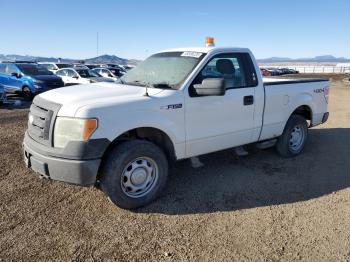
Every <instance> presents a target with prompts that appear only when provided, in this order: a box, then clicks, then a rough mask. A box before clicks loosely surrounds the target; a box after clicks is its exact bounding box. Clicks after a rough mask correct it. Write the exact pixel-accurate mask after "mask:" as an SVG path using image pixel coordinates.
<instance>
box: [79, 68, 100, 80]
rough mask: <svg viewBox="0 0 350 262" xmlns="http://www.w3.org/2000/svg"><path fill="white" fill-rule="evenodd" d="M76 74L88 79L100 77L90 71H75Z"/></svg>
mask: <svg viewBox="0 0 350 262" xmlns="http://www.w3.org/2000/svg"><path fill="white" fill-rule="evenodd" d="M76 71H77V72H78V74H79V75H80V76H81V77H83V78H90V77H100V75H99V74H97V73H96V72H94V71H92V70H91V69H76Z"/></svg>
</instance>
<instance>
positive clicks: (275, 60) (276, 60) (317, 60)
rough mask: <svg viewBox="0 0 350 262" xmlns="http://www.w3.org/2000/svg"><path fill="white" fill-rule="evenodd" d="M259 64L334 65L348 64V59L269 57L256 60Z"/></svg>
mask: <svg viewBox="0 0 350 262" xmlns="http://www.w3.org/2000/svg"><path fill="white" fill-rule="evenodd" d="M258 62H259V63H280V62H314V63H321V62H333V63H334V62H336V63H343V62H350V59H349V58H345V57H335V56H332V55H323V56H316V57H313V58H297V59H292V58H288V57H270V58H264V59H258Z"/></svg>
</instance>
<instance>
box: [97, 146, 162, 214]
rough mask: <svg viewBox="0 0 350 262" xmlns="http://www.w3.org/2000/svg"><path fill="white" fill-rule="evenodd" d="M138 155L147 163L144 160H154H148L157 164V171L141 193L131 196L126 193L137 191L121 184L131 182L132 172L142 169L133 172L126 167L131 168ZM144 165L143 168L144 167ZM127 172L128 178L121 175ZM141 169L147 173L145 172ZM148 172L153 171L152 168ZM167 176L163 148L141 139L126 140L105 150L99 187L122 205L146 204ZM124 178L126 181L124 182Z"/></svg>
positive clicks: (114, 201)
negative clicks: (145, 189)
mask: <svg viewBox="0 0 350 262" xmlns="http://www.w3.org/2000/svg"><path fill="white" fill-rule="evenodd" d="M140 158H141V159H143V158H145V159H146V163H147V165H149V164H150V163H148V162H147V160H149V161H154V162H152V163H153V164H155V165H156V167H157V168H155V170H157V171H158V172H157V175H154V176H155V177H157V179H155V180H154V181H153V183H152V187H151V188H150V189H149V191H146V192H144V193H145V194H144V195H141V196H137V197H135V196H133V197H132V196H130V195H128V194H137V192H131V191H130V192H127V191H128V190H129V189H130V188H129V189H128V187H127V186H126V187H125V185H124V184H125V183H128V182H130V183H132V177H133V174H134V172H135V171H136V170H138V169H139V170H141V169H142V168H136V169H135V170H134V171H133V172H130V171H127V170H128V169H129V168H130V166H131V167H132V168H133V165H134V163H135V161H136V160H137V159H140ZM138 161H141V160H138ZM136 162H137V161H136ZM152 163H151V164H152ZM144 169H145V170H146V169H147V167H146V168H144ZM127 172H130V173H131V175H129V176H130V177H129V178H127V176H125V173H127ZM141 172H143V171H141ZM154 172H156V171H154ZM145 173H146V174H147V172H145ZM150 173H153V171H152V172H150ZM153 174H155V173H153ZM136 176H137V175H136ZM151 176H152V175H151ZM148 177H149V175H148ZM167 178H168V160H167V158H166V156H165V154H164V152H163V151H162V150H161V149H160V148H159V147H158V146H157V145H155V144H153V143H151V142H148V141H145V140H130V141H127V142H123V143H122V144H119V145H117V146H116V147H115V148H114V149H112V150H111V151H110V153H109V154H108V156H107V158H106V159H105V162H104V164H103V167H102V169H101V176H100V186H101V189H102V191H103V192H104V193H105V194H106V195H107V196H108V197H109V199H110V200H111V201H112V202H113V203H114V204H116V205H117V206H119V207H121V208H124V209H135V208H138V207H142V206H144V205H147V204H149V203H150V202H151V201H153V200H154V199H155V198H157V197H158V196H159V195H160V193H161V192H162V190H163V188H164V187H165V184H166V182H167ZM152 179H153V178H152ZM125 180H127V181H128V180H129V181H128V182H126V181H125ZM145 180H146V179H145ZM149 183H151V182H149ZM132 185H134V184H132ZM146 187H147V186H146ZM131 189H132V188H131Z"/></svg>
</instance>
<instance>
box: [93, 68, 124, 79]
mask: <svg viewBox="0 0 350 262" xmlns="http://www.w3.org/2000/svg"><path fill="white" fill-rule="evenodd" d="M92 71H94V72H95V73H97V74H99V75H101V76H103V77H106V78H109V79H112V80H113V81H117V79H118V76H116V75H115V74H113V73H112V71H110V70H109V69H107V68H101V67H100V68H94V69H92Z"/></svg>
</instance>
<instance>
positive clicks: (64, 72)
mask: <svg viewBox="0 0 350 262" xmlns="http://www.w3.org/2000/svg"><path fill="white" fill-rule="evenodd" d="M56 75H58V76H66V70H60V71H57V72H56Z"/></svg>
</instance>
